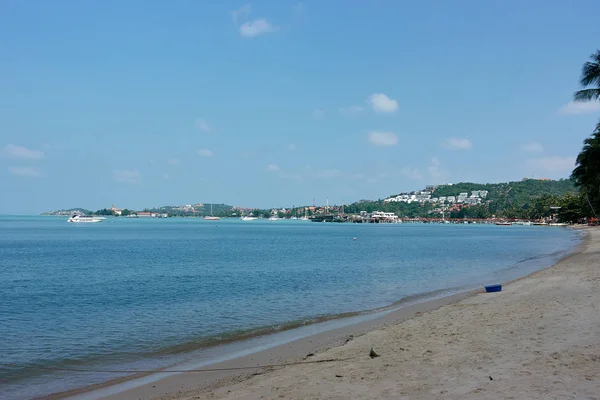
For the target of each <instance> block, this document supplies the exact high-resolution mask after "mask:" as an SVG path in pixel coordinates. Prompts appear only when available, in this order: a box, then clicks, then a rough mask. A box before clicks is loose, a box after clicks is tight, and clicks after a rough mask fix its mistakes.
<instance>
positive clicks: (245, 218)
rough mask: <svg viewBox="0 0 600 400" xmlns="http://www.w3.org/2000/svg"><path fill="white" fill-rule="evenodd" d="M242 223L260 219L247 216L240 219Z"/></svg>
mask: <svg viewBox="0 0 600 400" xmlns="http://www.w3.org/2000/svg"><path fill="white" fill-rule="evenodd" d="M240 219H241V220H242V221H254V220H255V219H258V218H256V217H250V216H245V217H241V218H240Z"/></svg>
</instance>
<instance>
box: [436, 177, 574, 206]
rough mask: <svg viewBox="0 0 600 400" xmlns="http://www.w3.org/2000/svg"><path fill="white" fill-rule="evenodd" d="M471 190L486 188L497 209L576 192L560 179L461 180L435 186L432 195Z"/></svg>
mask: <svg viewBox="0 0 600 400" xmlns="http://www.w3.org/2000/svg"><path fill="white" fill-rule="evenodd" d="M473 190H487V191H488V195H487V198H486V200H488V201H491V202H493V203H495V207H496V208H498V209H504V208H508V207H523V206H526V205H528V204H532V203H533V202H535V200H536V199H539V198H541V197H542V196H557V197H561V196H564V195H565V194H567V193H575V192H577V190H576V188H575V185H574V184H573V181H571V180H570V179H560V180H557V181H547V180H537V179H526V180H522V181H516V182H504V183H471V182H461V183H456V184H453V185H441V186H437V187H436V188H435V189H434V190H433V191H432V193H431V195H432V197H440V196H456V195H458V194H459V193H462V192H467V193H469V194H470V193H471V192H472V191H473Z"/></svg>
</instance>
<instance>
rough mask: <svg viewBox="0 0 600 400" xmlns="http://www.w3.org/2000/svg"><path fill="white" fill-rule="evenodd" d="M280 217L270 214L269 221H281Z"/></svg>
mask: <svg viewBox="0 0 600 400" xmlns="http://www.w3.org/2000/svg"><path fill="white" fill-rule="evenodd" d="M282 219H283V218H279V217H277V216H275V215H274V216H272V217H270V218H269V221H281V220H282Z"/></svg>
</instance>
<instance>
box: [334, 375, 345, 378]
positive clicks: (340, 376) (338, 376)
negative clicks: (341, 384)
mask: <svg viewBox="0 0 600 400" xmlns="http://www.w3.org/2000/svg"><path fill="white" fill-rule="evenodd" d="M335 377H336V378H343V377H344V375H338V374H335Z"/></svg>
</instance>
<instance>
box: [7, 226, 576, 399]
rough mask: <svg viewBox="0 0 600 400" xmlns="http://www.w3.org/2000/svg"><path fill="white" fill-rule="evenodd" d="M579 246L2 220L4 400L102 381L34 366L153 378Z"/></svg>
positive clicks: (548, 235) (462, 229)
mask: <svg viewBox="0 0 600 400" xmlns="http://www.w3.org/2000/svg"><path fill="white" fill-rule="evenodd" d="M354 237H356V240H353V238H354ZM579 240H580V238H579V235H578V234H577V233H575V232H574V231H572V230H569V229H564V228H551V227H535V226H510V227H504V226H495V225H433V224H426V225H416V224H415V225H413V224H402V225H400V224H398V225H368V224H366V225H365V224H326V223H312V222H304V221H239V220H221V221H204V220H200V219H171V218H170V219H148V220H144V219H125V218H120V219H119V218H115V219H108V220H107V221H105V222H102V223H98V224H79V225H78V224H67V223H66V219H64V218H57V217H0V363H2V364H4V366H0V393H4V395H3V396H7V398H15V399H19V398H30V397H32V396H37V395H42V394H48V393H52V392H57V391H62V390H66V389H71V388H73V387H79V386H85V385H88V384H90V383H94V382H99V381H102V380H106V379H107V378H108V377H109V376H107V375H101V374H96V375H94V374H80V373H79V374H78V373H69V372H50V371H46V370H40V369H39V367H48V366H58V367H75V368H89V367H96V368H102V367H108V366H110V367H137V368H139V367H144V368H149V367H152V368H156V367H159V366H163V365H166V364H169V363H172V362H174V361H178V360H181V359H185V355H186V354H187V353H186V352H188V351H190V350H193V349H195V348H200V347H202V346H205V345H206V344H208V343H213V342H218V341H219V340H225V339H235V338H236V337H238V336H243V335H245V334H251V333H252V330H259V329H262V330H261V332H263V331H264V332H268V331H269V328H273V327H281V325H282V324H286V323H292V322H296V323H303V322H305V321H311V320H312V319H314V318H316V317H319V316H328V315H335V314H340V313H347V312H356V311H364V310H372V309H376V308H379V307H384V306H387V305H390V304H391V303H394V302H396V301H399V300H401V299H403V298H406V297H408V296H413V295H419V294H423V293H435V292H436V291H439V290H441V289H451V290H457V289H460V288H466V287H473V286H475V285H479V284H482V283H490V282H498V281H503V280H507V279H512V278H515V277H518V276H522V275H525V274H528V273H530V272H532V271H534V270H536V269H539V268H542V267H545V266H548V265H551V264H553V263H554V262H555V261H556V260H557V259H558V258H559V257H561V256H563V255H565V254H566V253H567V252H568V251H570V250H571V249H572V248H573V247H574V246H575V245H577V244H578V243H579ZM291 326H293V324H291ZM6 364H13V365H12V366H8V367H7V366H6ZM110 377H114V376H110Z"/></svg>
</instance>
